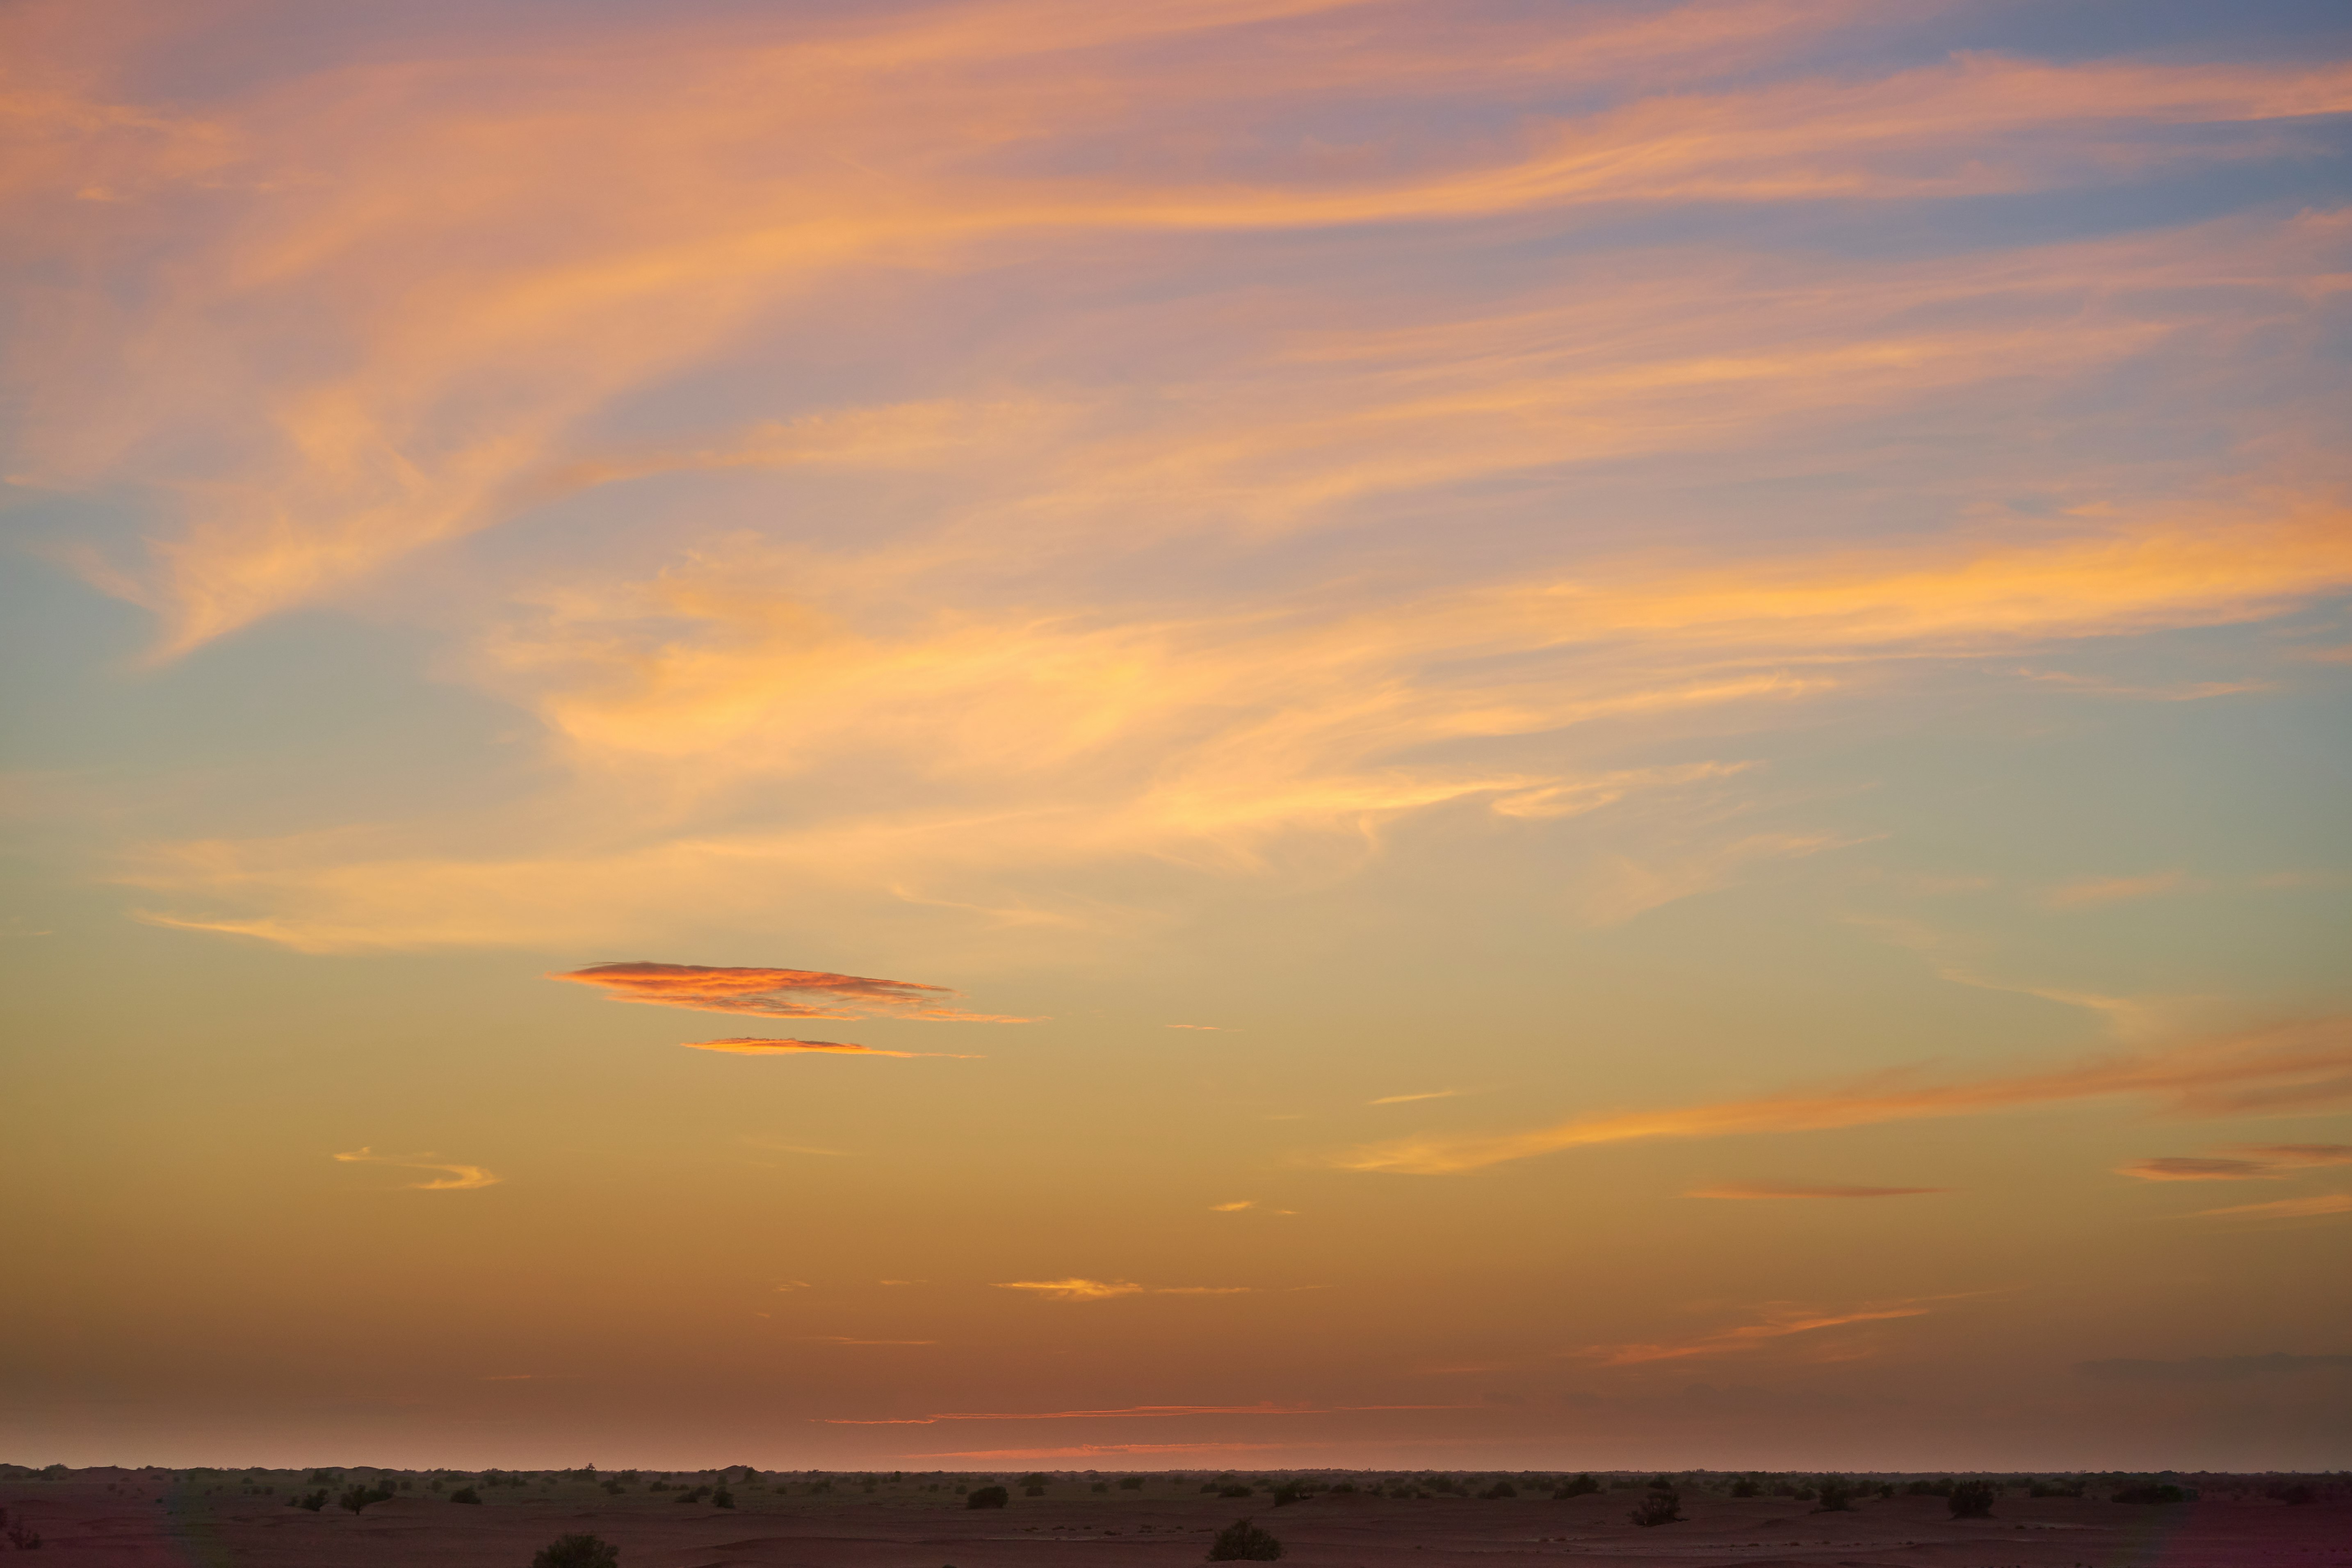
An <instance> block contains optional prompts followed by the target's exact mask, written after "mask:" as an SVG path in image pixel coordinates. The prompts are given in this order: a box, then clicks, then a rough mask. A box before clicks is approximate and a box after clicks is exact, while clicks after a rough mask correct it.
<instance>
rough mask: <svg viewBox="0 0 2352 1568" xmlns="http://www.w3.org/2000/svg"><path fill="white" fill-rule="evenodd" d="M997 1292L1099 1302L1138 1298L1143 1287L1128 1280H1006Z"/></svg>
mask: <svg viewBox="0 0 2352 1568" xmlns="http://www.w3.org/2000/svg"><path fill="white" fill-rule="evenodd" d="M996 1288H997V1289H999V1290H1034V1291H1035V1292H1036V1293H1037V1294H1038V1295H1040V1296H1050V1297H1052V1298H1054V1299H1055V1300H1059V1301H1100V1300H1107V1299H1108V1298H1109V1297H1112V1296H1139V1295H1141V1294H1142V1293H1143V1287H1142V1286H1140V1285H1138V1284H1136V1283H1135V1282H1134V1281H1132V1280H1129V1279H1007V1280H1003V1281H1002V1282H1000V1283H999V1284H998V1285H997V1287H996Z"/></svg>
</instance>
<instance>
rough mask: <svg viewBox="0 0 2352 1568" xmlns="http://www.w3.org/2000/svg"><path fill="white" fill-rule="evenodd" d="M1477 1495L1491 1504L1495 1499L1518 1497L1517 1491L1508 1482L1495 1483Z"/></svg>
mask: <svg viewBox="0 0 2352 1568" xmlns="http://www.w3.org/2000/svg"><path fill="white" fill-rule="evenodd" d="M1478 1495H1479V1496H1480V1497H1482V1498H1485V1499H1486V1500H1488V1501H1489V1502H1492V1501H1493V1500H1495V1499H1496V1498H1505V1497H1517V1496H1518V1495H1519V1489H1518V1488H1517V1487H1515V1486H1513V1485H1512V1484H1511V1483H1510V1482H1508V1481H1496V1483H1495V1484H1494V1485H1493V1486H1491V1487H1488V1488H1487V1489H1486V1490H1485V1491H1483V1492H1480V1493H1479V1494H1478Z"/></svg>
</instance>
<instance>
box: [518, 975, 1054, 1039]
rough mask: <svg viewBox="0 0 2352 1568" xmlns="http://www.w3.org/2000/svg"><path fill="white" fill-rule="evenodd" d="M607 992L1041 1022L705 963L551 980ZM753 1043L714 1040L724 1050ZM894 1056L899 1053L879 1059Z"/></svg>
mask: <svg viewBox="0 0 2352 1568" xmlns="http://www.w3.org/2000/svg"><path fill="white" fill-rule="evenodd" d="M547 978H548V979H550V980H569V981H573V982H576V983H577V984H583V985H594V986H599V987H601V988H603V989H604V991H605V992H606V994H607V997H608V999H609V1000H611V1001H614V1002H645V1003H649V1004H651V1005H655V1006H660V1007H690V1008H693V1009H695V1010H697V1011H698V1012H704V1013H752V1014H757V1015H758V1016H761V1017H768V1018H862V1017H870V1016H875V1015H877V1014H880V1015H883V1016H895V1017H905V1018H927V1019H935V1020H946V1021H950V1022H954V1023H966V1024H974V1023H976V1024H1030V1023H1034V1022H1036V1020H1035V1019H1034V1018H1005V1017H996V1016H991V1015H988V1014H983V1013H966V1012H961V1011H960V1010H958V1009H956V1008H953V1007H943V1006H941V1005H939V1003H938V1001H937V1000H936V998H939V997H943V996H952V995H954V994H955V993H954V992H952V991H950V990H949V989H948V988H947V987H945V986H943V985H923V984H917V983H916V982H914V981H911V980H873V979H868V978H866V976H864V975H857V974H831V973H825V972H824V971H823V970H816V969H758V968H724V967H717V966H713V965H709V964H702V963H646V962H642V961H640V962H637V963H592V964H590V965H589V966H588V967H587V968H585V969H575V970H571V971H568V972H563V973H554V974H550V975H548V976H547ZM728 1043H733V1044H745V1043H751V1042H742V1041H737V1042H714V1044H715V1045H717V1046H718V1047H719V1048H724V1046H725V1044H728ZM780 1043H781V1044H782V1046H783V1047H787V1048H789V1047H801V1048H803V1049H810V1050H853V1051H855V1050H863V1049H865V1048H866V1047H862V1046H830V1045H826V1044H825V1043H824V1042H823V1041H783V1042H780ZM879 1054H884V1055H888V1054H892V1053H887V1052H885V1053H879Z"/></svg>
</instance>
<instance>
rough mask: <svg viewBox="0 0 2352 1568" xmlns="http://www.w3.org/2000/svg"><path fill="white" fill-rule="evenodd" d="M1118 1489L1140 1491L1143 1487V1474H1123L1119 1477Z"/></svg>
mask: <svg viewBox="0 0 2352 1568" xmlns="http://www.w3.org/2000/svg"><path fill="white" fill-rule="evenodd" d="M1118 1489H1119V1490H1121V1491H1123V1492H1139V1491H1141V1490H1142V1489H1143V1478H1142V1477H1141V1476H1121V1477H1119V1478H1118Z"/></svg>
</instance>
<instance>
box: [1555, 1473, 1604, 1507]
mask: <svg viewBox="0 0 2352 1568" xmlns="http://www.w3.org/2000/svg"><path fill="white" fill-rule="evenodd" d="M1600 1489H1601V1483H1600V1482H1599V1481H1596V1480H1594V1479H1592V1478H1591V1476H1579V1477H1577V1478H1576V1479H1574V1480H1572V1481H1562V1482H1561V1483H1560V1484H1559V1490H1558V1491H1556V1492H1554V1493H1552V1494H1551V1495H1552V1496H1554V1497H1556V1498H1558V1499H1559V1500H1561V1501H1563V1502H1565V1501H1567V1500H1569V1499H1570V1498H1572V1497H1585V1496H1588V1495H1590V1494H1591V1493H1593V1492H1597V1491H1599V1490H1600Z"/></svg>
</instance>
